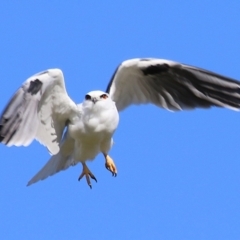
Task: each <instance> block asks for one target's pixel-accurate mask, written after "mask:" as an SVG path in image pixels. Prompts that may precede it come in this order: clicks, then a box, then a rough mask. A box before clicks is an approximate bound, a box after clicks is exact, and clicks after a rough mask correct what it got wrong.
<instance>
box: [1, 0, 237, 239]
mask: <svg viewBox="0 0 240 240" xmlns="http://www.w3.org/2000/svg"><path fill="white" fill-rule="evenodd" d="M239 11H240V2H239V1H228V2H227V1H223V0H220V1H217V0H212V1H206V0H201V1H198V0H197V1H177V0H174V1H165V0H163V1H154V0H149V1H133V0H128V1H118V0H115V1H94V2H93V1H85V2H83V1H46V0H42V1H1V2H0V22H1V24H0V36H1V44H0V53H1V54H0V70H1V82H0V83H1V98H0V108H1V109H3V108H4V106H5V105H6V103H7V102H8V100H9V98H10V97H11V96H12V94H13V93H14V91H15V90H16V89H17V88H18V87H19V86H20V85H21V83H22V82H23V81H25V79H26V78H28V77H29V76H31V75H32V74H34V73H36V72H39V71H42V70H45V69H47V68H53V67H58V68H61V69H62V70H63V72H64V75H65V81H66V87H67V90H68V93H69V95H70V96H71V97H72V99H73V100H74V101H76V102H81V101H82V100H83V98H84V95H85V93H87V92H88V91H90V90H96V89H102V90H105V88H106V86H107V83H108V81H109V80H110V77H111V75H112V73H113V71H114V70H115V68H116V67H117V65H118V64H119V63H120V62H121V61H123V60H126V59H129V58H135V57H158V58H165V59H171V60H176V61H180V62H183V63H187V64H191V65H195V66H199V67H202V68H205V69H208V70H211V71H215V72H218V73H220V74H223V75H226V76H229V77H232V78H235V79H239V80H240V74H239V66H240V61H239V59H240V58H239V56H240V47H239V42H240V28H239V26H240V17H239ZM120 118H121V120H120V125H119V128H118V130H117V132H116V134H115V136H114V141H115V145H114V147H113V149H112V150H111V156H112V157H113V158H114V160H115V162H116V164H117V167H118V171H119V174H118V176H117V178H112V177H111V174H110V173H109V172H108V171H106V170H105V168H104V160H103V157H102V156H98V157H97V158H96V160H95V161H94V162H91V163H89V164H88V166H89V168H90V169H91V170H92V172H93V173H94V174H95V176H96V177H97V179H98V183H93V189H92V190H90V189H89V187H88V186H87V184H86V182H85V180H84V179H83V180H82V181H80V182H78V181H77V178H78V176H79V174H80V172H81V166H80V165H77V166H76V167H73V168H70V169H68V170H67V171H65V172H61V173H59V174H57V175H55V176H53V177H50V178H48V179H46V180H45V181H41V182H39V183H37V184H34V185H32V186H30V187H26V183H27V182H28V180H29V179H30V178H31V177H32V176H33V175H34V174H35V173H36V172H37V171H38V170H39V169H40V168H41V167H42V166H43V165H44V164H45V162H46V161H47V160H48V158H49V155H48V152H47V151H46V149H45V148H44V147H43V146H41V145H40V144H38V143H37V142H34V143H33V144H31V145H30V146H29V147H27V148H24V147H21V148H18V147H11V148H8V147H6V146H4V145H0V152H1V154H0V155H1V157H0V158H1V169H0V175H1V177H0V189H1V201H0V216H1V217H0V229H1V230H0V239H19V238H22V239H104V240H107V239H164V240H165V239H240V227H239V226H240V220H239V219H240V207H239V206H240V204H239V202H240V156H239V149H240V141H239V140H240V115H239V113H237V112H234V111H230V110H226V109H216V108H213V109H210V110H195V111H186V112H178V113H171V112H168V111H166V110H163V109H158V108H156V107H154V106H151V105H146V106H139V107H136V106H132V107H130V108H128V109H126V110H125V111H124V112H122V113H121V115H120Z"/></svg>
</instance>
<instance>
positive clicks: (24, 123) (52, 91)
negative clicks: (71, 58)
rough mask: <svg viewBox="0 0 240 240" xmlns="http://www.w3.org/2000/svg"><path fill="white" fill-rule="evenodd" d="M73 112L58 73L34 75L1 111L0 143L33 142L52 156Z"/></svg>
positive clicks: (10, 144)
mask: <svg viewBox="0 0 240 240" xmlns="http://www.w3.org/2000/svg"><path fill="white" fill-rule="evenodd" d="M77 111H78V110H77V106H76V104H75V103H74V102H73V101H72V100H71V99H70V98H69V96H68V94H67V92H66V89H65V84H64V78H63V74H62V71H61V70H59V69H49V70H47V71H44V72H41V73H38V74H36V75H34V76H32V77H30V78H29V79H27V80H26V81H25V82H24V83H23V85H22V86H21V87H20V88H19V89H18V90H17V92H16V93H15V94H14V96H13V97H12V99H11V100H10V102H9V103H8V105H7V106H6V108H5V110H4V111H3V113H2V116H1V118H0V142H2V143H3V144H6V145H7V146H12V145H15V146H22V145H23V146H27V145H29V144H30V143H31V142H32V141H33V140H34V139H37V140H38V141H39V142H41V143H42V144H43V145H45V146H46V147H47V148H48V150H49V151H50V152H51V153H52V154H56V153H57V152H58V151H59V143H60V141H61V138H62V134H63V130H64V127H65V126H66V123H67V122H68V121H70V120H71V118H72V117H74V116H75V115H76V114H78V112H77Z"/></svg>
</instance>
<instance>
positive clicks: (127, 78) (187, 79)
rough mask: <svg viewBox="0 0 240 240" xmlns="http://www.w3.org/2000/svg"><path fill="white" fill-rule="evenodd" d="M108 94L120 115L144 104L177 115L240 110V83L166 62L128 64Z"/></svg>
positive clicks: (115, 76)
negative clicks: (214, 108)
mask: <svg viewBox="0 0 240 240" xmlns="http://www.w3.org/2000/svg"><path fill="white" fill-rule="evenodd" d="M106 91H107V92H108V93H109V94H110V96H111V98H112V99H113V101H115V103H116V106H117V108H118V110H119V111H121V110H123V109H124V108H126V107H128V106H129V105H131V104H144V103H153V104H155V105H157V106H159V107H162V108H165V109H168V110H173V111H178V110H183V109H193V108H197V107H201V108H209V107H211V106H217V107H225V108H230V109H234V110H239V108H240V82H238V81H236V80H234V79H231V78H228V77H224V76H221V75H219V74H216V73H213V72H210V71H207V70H204V69H201V68H196V67H192V66H189V65H185V64H181V63H178V62H174V61H169V60H164V59H152V58H149V59H130V60H126V61H124V62H123V63H121V64H120V66H119V67H118V68H117V69H116V71H115V73H114V74H113V76H112V79H111V80H110V82H109V84H108V87H107V90H106Z"/></svg>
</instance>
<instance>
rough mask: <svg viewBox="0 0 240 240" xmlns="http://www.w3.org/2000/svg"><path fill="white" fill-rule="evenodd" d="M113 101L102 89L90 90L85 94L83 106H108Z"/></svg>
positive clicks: (104, 107)
mask: <svg viewBox="0 0 240 240" xmlns="http://www.w3.org/2000/svg"><path fill="white" fill-rule="evenodd" d="M112 104H113V101H112V100H111V98H110V97H109V95H108V93H105V92H102V91H92V92H89V93H87V94H86V95H85V101H84V102H83V106H84V107H86V108H90V109H93V108H96V107H97V108H103V109H106V108H109V107H110V106H112Z"/></svg>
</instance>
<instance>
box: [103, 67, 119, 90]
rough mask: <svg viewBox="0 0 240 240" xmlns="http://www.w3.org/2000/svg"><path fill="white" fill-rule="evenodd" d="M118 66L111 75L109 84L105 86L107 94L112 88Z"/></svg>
mask: <svg viewBox="0 0 240 240" xmlns="http://www.w3.org/2000/svg"><path fill="white" fill-rule="evenodd" d="M120 66H121V65H120ZM120 66H118V67H117V68H116V70H115V71H114V73H113V75H112V77H111V80H110V81H109V83H108V86H107V89H106V93H109V92H110V88H111V86H112V83H113V79H114V78H115V75H116V73H117V71H118V69H119V67H120Z"/></svg>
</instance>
